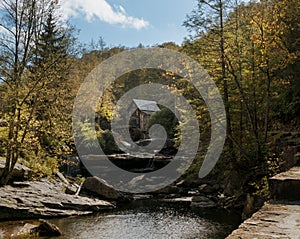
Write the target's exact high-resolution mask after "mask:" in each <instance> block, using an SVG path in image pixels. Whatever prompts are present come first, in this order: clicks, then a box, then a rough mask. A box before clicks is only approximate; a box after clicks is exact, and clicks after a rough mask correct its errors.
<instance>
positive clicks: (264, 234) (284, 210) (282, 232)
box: [226, 202, 300, 239]
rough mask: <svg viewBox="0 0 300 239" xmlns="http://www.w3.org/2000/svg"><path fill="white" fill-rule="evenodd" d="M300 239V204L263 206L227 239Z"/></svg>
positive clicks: (275, 203) (274, 203)
mask: <svg viewBox="0 0 300 239" xmlns="http://www.w3.org/2000/svg"><path fill="white" fill-rule="evenodd" d="M274 238H278V239H300V202H297V203H296V202H293V203H285V204H281V203H279V202H273V203H270V204H267V205H265V206H263V207H262V208H261V209H260V210H259V211H258V212H256V213H255V214H253V216H252V217H251V218H249V219H247V220H246V221H245V222H244V223H242V224H241V225H240V227H239V228H238V229H237V230H235V231H233V232H232V234H231V235H229V236H228V237H227V238H226V239H274Z"/></svg>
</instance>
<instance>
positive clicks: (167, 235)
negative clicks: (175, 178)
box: [0, 200, 240, 239]
mask: <svg viewBox="0 0 300 239" xmlns="http://www.w3.org/2000/svg"><path fill="white" fill-rule="evenodd" d="M49 221H50V222H52V223H54V224H55V225H57V226H58V227H59V228H60V229H61V230H62V232H63V236H61V237H59V239H196V238H197V239H223V238H225V237H226V236H227V235H228V234H230V232H231V231H232V230H234V229H235V228H236V227H237V226H238V224H239V223H240V218H239V216H238V215H237V214H234V213H229V212H226V211H221V210H206V211H203V210H200V209H196V208H192V207H190V206H188V205H184V204H178V203H177V204H170V203H161V202H156V201H149V200H147V201H136V202H134V203H131V204H130V205H126V206H124V207H121V208H118V209H116V210H114V211H110V212H106V213H101V214H96V215H91V216H83V217H69V218H61V219H51V220H49ZM31 223H32V222H31ZM0 228H1V224H0ZM2 228H3V224H2Z"/></svg>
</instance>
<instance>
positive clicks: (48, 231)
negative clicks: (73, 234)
mask: <svg viewBox="0 0 300 239" xmlns="http://www.w3.org/2000/svg"><path fill="white" fill-rule="evenodd" d="M40 222H41V224H40V225H39V226H38V232H39V235H40V236H42V237H58V236H61V235H62V232H61V231H60V229H59V228H58V227H57V226H55V225H54V224H52V223H50V222H48V221H46V220H43V219H40Z"/></svg>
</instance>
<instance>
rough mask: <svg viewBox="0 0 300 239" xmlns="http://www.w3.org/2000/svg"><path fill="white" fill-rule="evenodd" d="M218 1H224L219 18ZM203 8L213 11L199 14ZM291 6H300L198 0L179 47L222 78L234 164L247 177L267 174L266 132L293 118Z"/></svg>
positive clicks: (272, 0) (295, 39) (295, 4)
mask: <svg viewBox="0 0 300 239" xmlns="http://www.w3.org/2000/svg"><path fill="white" fill-rule="evenodd" d="M225 2H226V5H225ZM221 6H227V7H226V8H223V13H224V15H223V18H221V15H220V14H221V12H222V11H221V8H220V7H221ZM207 9H211V10H212V11H213V12H212V13H211V14H202V13H203V11H204V12H205V11H206V13H207ZM295 9H298V10H299V1H294V0H292V1H277V0H263V1H259V2H250V3H248V4H243V3H240V2H239V1H205V0H199V1H198V6H197V8H196V9H195V10H194V11H193V12H192V14H191V15H189V16H188V17H187V20H186V22H185V23H184V25H185V26H186V27H188V28H189V29H190V30H191V31H193V32H195V35H193V37H192V39H190V40H187V41H186V42H185V44H184V45H183V51H184V52H186V53H187V54H189V55H191V56H192V57H194V58H195V59H197V60H198V61H199V62H200V63H201V64H202V65H203V66H204V67H205V69H206V70H207V71H208V72H209V73H210V75H211V77H212V78H213V79H215V81H216V83H217V84H218V85H220V79H221V80H223V85H222V90H223V99H224V104H225V106H227V110H226V113H227V114H229V116H228V117H229V119H230V124H229V126H230V127H231V129H229V130H228V132H227V133H228V137H230V139H231V141H232V142H233V143H234V144H233V145H234V154H233V155H232V154H231V157H232V156H235V164H236V165H235V166H234V167H233V168H236V170H239V171H241V172H242V171H245V172H246V171H247V175H248V176H247V177H245V179H244V180H245V181H247V179H246V178H248V179H250V181H251V180H254V181H255V178H256V177H258V178H259V177H261V176H264V175H266V174H268V171H269V169H268V161H269V160H268V159H269V157H270V155H271V152H269V151H268V142H269V141H268V140H269V138H268V137H269V135H270V134H269V132H270V131H271V130H272V129H276V127H277V126H276V125H278V124H280V123H277V122H278V120H279V119H280V118H282V116H283V115H285V114H288V113H287V112H289V114H290V115H294V116H295V117H297V113H296V112H297V106H299V103H298V102H299V98H298V96H297V92H298V91H299V87H297V84H298V83H296V82H299V80H298V81H297V79H298V78H299V77H298V76H297V74H296V72H297V70H296V66H297V65H298V64H299V35H298V34H297V31H298V29H299V23H300V21H299V14H297V13H296V12H297V10H295ZM217 13H218V14H217ZM225 13H226V14H225ZM214 16H215V17H214ZM220 19H223V24H221V21H220ZM291 19H293V20H291ZM297 26H298V27H297ZM297 44H298V45H297ZM218 52H219V53H218ZM224 80H225V81H224ZM224 83H225V84H224ZM291 86H292V87H291ZM226 89H227V90H226ZM287 92H289V93H287ZM288 94H289V97H288ZM276 121H277V122H276ZM227 122H228V121H227ZM230 131H231V133H230ZM229 143H230V142H228V145H229ZM228 148H229V150H230V148H231V146H230V145H229V147H228ZM225 152H226V151H225ZM273 153H274V152H273ZM273 153H272V154H273ZM249 169H252V170H249ZM241 174H243V173H241ZM259 175H260V176H259Z"/></svg>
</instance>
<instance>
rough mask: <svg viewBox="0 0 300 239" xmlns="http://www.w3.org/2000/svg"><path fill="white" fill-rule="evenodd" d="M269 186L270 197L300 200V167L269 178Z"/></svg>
mask: <svg viewBox="0 0 300 239" xmlns="http://www.w3.org/2000/svg"><path fill="white" fill-rule="evenodd" d="M269 188H270V194H271V198H272V199H275V200H288V201H300V167H294V168H291V169H290V170H289V171H287V172H283V173H280V174H277V175H275V176H274V177H272V178H270V179H269Z"/></svg>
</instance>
